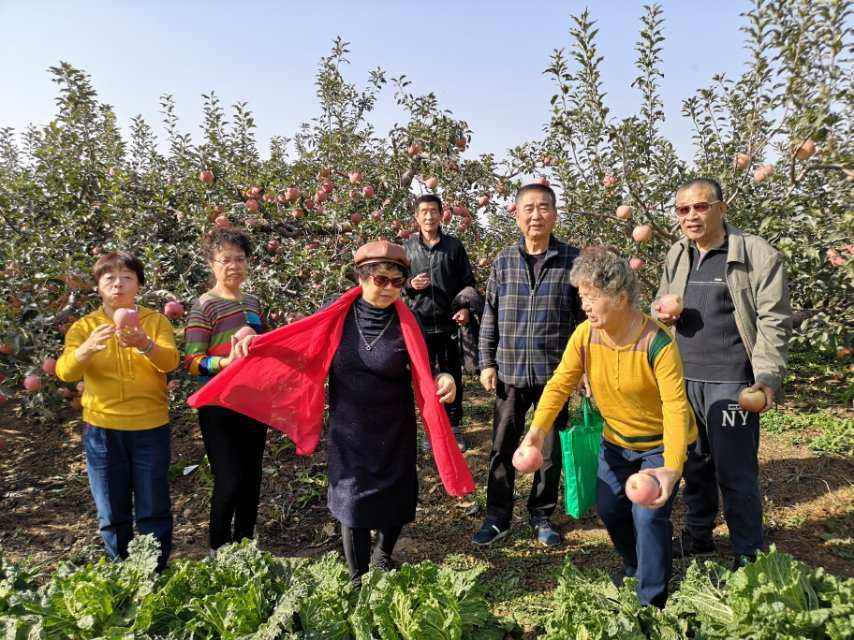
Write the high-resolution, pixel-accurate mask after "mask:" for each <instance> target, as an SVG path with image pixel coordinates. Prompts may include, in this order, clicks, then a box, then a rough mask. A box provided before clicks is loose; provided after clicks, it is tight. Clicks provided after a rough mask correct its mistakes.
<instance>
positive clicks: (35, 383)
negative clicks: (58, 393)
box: [24, 373, 42, 393]
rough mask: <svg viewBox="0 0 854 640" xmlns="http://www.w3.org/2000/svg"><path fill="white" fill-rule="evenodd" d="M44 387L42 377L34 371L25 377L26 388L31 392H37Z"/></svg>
mask: <svg viewBox="0 0 854 640" xmlns="http://www.w3.org/2000/svg"><path fill="white" fill-rule="evenodd" d="M41 388H42V379H41V377H40V376H37V375H36V374H34V373H31V374H29V375H28V376H26V377H25V378H24V389H26V390H27V391H29V392H30V393H35V392H36V391H38V390H39V389H41Z"/></svg>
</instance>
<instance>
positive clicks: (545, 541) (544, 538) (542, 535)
mask: <svg viewBox="0 0 854 640" xmlns="http://www.w3.org/2000/svg"><path fill="white" fill-rule="evenodd" d="M531 526H532V527H533V528H534V533H535V534H536V536H537V542H539V543H540V544H541V545H543V546H546V547H557V546H559V545H560V534H559V533H558V532H557V531H555V529H554V527H553V526H552V523H551V522H549V520H548V518H541V519H539V520H531Z"/></svg>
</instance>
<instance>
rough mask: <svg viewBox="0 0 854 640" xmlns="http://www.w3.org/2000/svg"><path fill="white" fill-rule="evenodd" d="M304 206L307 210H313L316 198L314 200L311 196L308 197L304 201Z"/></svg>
mask: <svg viewBox="0 0 854 640" xmlns="http://www.w3.org/2000/svg"><path fill="white" fill-rule="evenodd" d="M302 206H303V208H305V209H306V210H307V211H311V210H312V209H314V200H312V199H311V198H306V199H305V200H304V201H303V203H302Z"/></svg>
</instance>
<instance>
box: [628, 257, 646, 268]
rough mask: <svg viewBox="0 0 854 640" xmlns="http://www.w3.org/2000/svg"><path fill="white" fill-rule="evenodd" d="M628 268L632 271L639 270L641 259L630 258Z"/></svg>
mask: <svg viewBox="0 0 854 640" xmlns="http://www.w3.org/2000/svg"><path fill="white" fill-rule="evenodd" d="M629 268H630V269H631V270H632V271H639V270H640V269H643V259H642V258H637V257H634V258H631V259H630V260H629Z"/></svg>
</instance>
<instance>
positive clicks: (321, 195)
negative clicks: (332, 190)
mask: <svg viewBox="0 0 854 640" xmlns="http://www.w3.org/2000/svg"><path fill="white" fill-rule="evenodd" d="M328 197H329V194H327V193H326V191H324V190H323V189H318V191H317V193H315V194H314V199H315V200H316V201H317V202H326V198H328Z"/></svg>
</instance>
